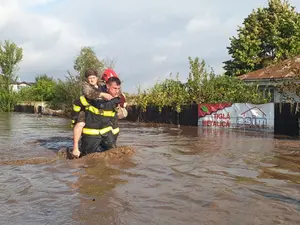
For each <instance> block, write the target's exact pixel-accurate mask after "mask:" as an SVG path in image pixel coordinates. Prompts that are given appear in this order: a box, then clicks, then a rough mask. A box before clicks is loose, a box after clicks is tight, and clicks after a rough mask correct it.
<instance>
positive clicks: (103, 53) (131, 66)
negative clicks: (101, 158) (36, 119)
mask: <svg viewBox="0 0 300 225" xmlns="http://www.w3.org/2000/svg"><path fill="white" fill-rule="evenodd" d="M290 3H291V4H292V5H294V6H296V10H297V11H298V12H299V11H300V0H291V1H290ZM266 5H267V0H249V1H246V0H226V1H225V0H175V1H174V0H160V1H159V0H152V1H149V0H147V1H146V0H111V1H103V0H84V1H83V0H0V37H1V38H0V40H1V41H3V40H7V39H9V40H11V41H13V42H15V43H16V44H17V45H19V46H21V47H23V51H24V56H23V60H22V62H21V63H20V65H19V67H20V70H19V72H18V76H19V77H20V79H21V81H33V80H34V78H35V76H36V75H37V74H44V73H46V74H47V75H48V76H52V77H54V78H61V79H63V78H64V77H65V75H66V70H71V71H72V68H73V61H74V58H75V57H76V55H77V54H78V53H79V51H80V49H81V47H82V46H91V47H92V48H93V49H94V50H95V51H96V53H97V56H98V57H99V58H110V59H114V60H115V61H116V68H115V69H116V71H117V73H119V74H120V77H121V79H122V80H123V81H124V83H123V90H124V91H127V92H136V87H137V85H141V86H142V87H143V88H146V87H149V86H152V85H153V84H154V83H155V82H156V81H157V80H158V79H161V80H163V79H164V78H166V77H168V76H169V74H170V73H171V72H172V73H173V74H174V75H175V74H176V73H177V72H179V73H180V79H181V80H183V81H184V80H185V79H186V78H187V75H188V71H189V64H188V57H189V56H192V57H196V56H198V57H199V58H201V59H204V60H205V61H206V62H207V64H209V65H210V66H211V67H213V68H214V70H215V71H216V72H217V73H222V72H223V62H224V61H225V60H227V59H229V55H228V53H227V49H226V47H227V46H228V45H229V37H231V36H233V35H235V34H236V30H237V27H238V26H239V25H241V24H242V22H243V20H244V18H245V17H247V16H248V15H249V14H250V13H251V11H252V9H256V8H258V7H262V6H266Z"/></svg>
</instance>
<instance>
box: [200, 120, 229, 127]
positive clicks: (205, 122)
mask: <svg viewBox="0 0 300 225" xmlns="http://www.w3.org/2000/svg"><path fill="white" fill-rule="evenodd" d="M202 126H203V127H230V121H229V120H226V121H224V120H222V121H212V120H202Z"/></svg>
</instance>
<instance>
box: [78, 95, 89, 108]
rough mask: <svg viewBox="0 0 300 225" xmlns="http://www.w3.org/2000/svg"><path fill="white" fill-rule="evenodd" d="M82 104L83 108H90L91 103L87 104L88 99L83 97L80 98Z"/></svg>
mask: <svg viewBox="0 0 300 225" xmlns="http://www.w3.org/2000/svg"><path fill="white" fill-rule="evenodd" d="M80 102H81V104H82V105H83V106H88V105H89V103H88V102H87V100H86V98H85V97H84V96H83V95H82V96H80Z"/></svg>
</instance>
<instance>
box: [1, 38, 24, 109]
mask: <svg viewBox="0 0 300 225" xmlns="http://www.w3.org/2000/svg"><path fill="white" fill-rule="evenodd" d="M22 58H23V49H22V48H20V47H18V46H17V45H16V44H15V43H12V42H10V41H8V40H6V41H4V43H3V42H0V97H1V98H0V99H1V101H0V111H11V110H13V108H14V105H15V104H16V102H17V98H16V94H15V93H13V92H12V90H11V88H10V84H11V83H13V82H15V81H16V79H17V76H16V74H15V73H16V71H17V69H18V67H17V65H18V63H19V62H20V61H21V60H22Z"/></svg>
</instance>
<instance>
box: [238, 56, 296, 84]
mask: <svg viewBox="0 0 300 225" xmlns="http://www.w3.org/2000/svg"><path fill="white" fill-rule="evenodd" d="M295 75H298V76H300V55H298V56H295V57H293V58H290V59H286V60H283V61H281V62H279V63H278V64H275V65H271V66H268V67H265V68H263V69H259V70H256V71H253V72H250V73H246V74H243V75H241V76H238V78H239V79H242V80H260V79H276V78H277V79H278V78H289V77H294V76H295Z"/></svg>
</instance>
